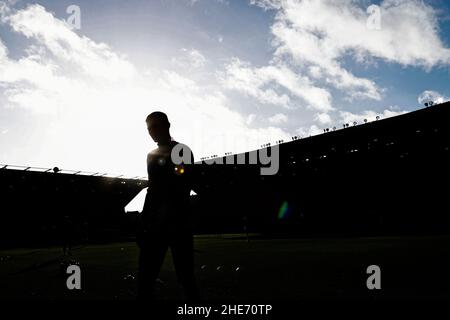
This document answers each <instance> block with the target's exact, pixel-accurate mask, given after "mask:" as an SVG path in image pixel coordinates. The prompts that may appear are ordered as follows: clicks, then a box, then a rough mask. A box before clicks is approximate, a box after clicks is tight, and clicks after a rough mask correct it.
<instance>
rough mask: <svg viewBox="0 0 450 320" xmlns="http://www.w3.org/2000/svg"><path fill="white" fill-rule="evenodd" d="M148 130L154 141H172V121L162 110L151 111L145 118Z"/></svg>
mask: <svg viewBox="0 0 450 320" xmlns="http://www.w3.org/2000/svg"><path fill="white" fill-rule="evenodd" d="M145 122H146V123H147V130H148V133H149V134H150V136H151V137H152V139H153V141H155V142H156V143H165V142H168V141H170V132H169V128H170V123H169V119H168V118H167V115H166V114H165V113H164V112H161V111H155V112H152V113H150V114H149V115H148V116H147V119H145Z"/></svg>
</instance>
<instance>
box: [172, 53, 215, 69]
mask: <svg viewBox="0 0 450 320" xmlns="http://www.w3.org/2000/svg"><path fill="white" fill-rule="evenodd" d="M181 53H182V55H181V57H173V58H172V63H174V64H175V65H178V66H181V67H190V68H202V67H204V66H205V64H206V62H207V60H206V58H205V56H204V55H203V54H202V53H201V52H200V51H199V50H197V49H190V50H189V49H186V48H182V49H181Z"/></svg>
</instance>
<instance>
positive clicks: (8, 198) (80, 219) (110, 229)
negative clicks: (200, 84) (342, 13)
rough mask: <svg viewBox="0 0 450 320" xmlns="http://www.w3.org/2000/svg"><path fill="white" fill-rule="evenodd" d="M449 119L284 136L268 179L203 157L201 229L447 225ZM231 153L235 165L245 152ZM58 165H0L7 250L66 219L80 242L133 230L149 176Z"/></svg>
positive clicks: (383, 230) (408, 230)
mask: <svg viewBox="0 0 450 320" xmlns="http://www.w3.org/2000/svg"><path fill="white" fill-rule="evenodd" d="M449 116H450V103H448V102H447V103H444V104H440V105H432V106H429V107H426V108H424V109H420V110H417V111H413V112H410V113H407V114H404V115H399V116H395V117H391V118H388V119H379V120H373V121H367V122H363V123H360V124H349V125H344V126H341V128H339V129H338V128H334V129H328V130H327V129H326V130H324V133H323V134H320V135H316V136H312V137H306V138H300V137H293V138H292V141H290V142H282V141H279V144H278V147H279V155H280V159H279V162H280V165H279V171H278V173H277V174H276V175H266V176H264V175H261V174H260V167H261V165H251V164H239V165H238V164H223V165H221V164H206V163H205V162H204V161H202V162H200V163H197V164H196V165H195V166H194V168H195V170H196V177H197V185H198V186H200V188H199V189H200V190H195V191H196V193H197V194H198V195H197V196H195V197H192V202H193V207H194V210H193V212H194V213H195V215H194V226H195V231H196V233H226V232H243V231H244V230H245V231H250V232H262V233H265V234H271V235H275V234H279V233H283V234H285V235H286V234H293V235H297V236H298V235H381V234H383V235H385V234H418V233H420V234H429V233H432V234H435V233H439V234H441V233H443V234H446V233H449V232H450V218H449V212H450V210H449V203H448V200H447V191H448V183H449V181H450V180H449V178H450V175H449V167H448V163H449V148H450V141H449V138H448V137H450V135H449V125H448V121H449V119H450V117H449ZM227 156H228V157H233V159H234V160H235V161H234V162H235V163H236V162H237V161H236V159H237V157H238V156H239V155H227ZM245 157H246V159H248V158H249V153H248V152H247V153H246V154H245ZM217 160H218V158H217ZM221 160H222V161H223V163H226V159H225V157H223V158H222V159H221ZM247 163H248V162H247ZM55 171H57V172H52V170H51V169H34V168H26V167H22V168H18V167H14V166H8V165H1V167H0V192H1V195H2V210H1V221H2V223H1V224H0V241H1V244H0V246H3V247H4V246H19V245H30V244H33V245H42V244H52V243H55V242H57V241H58V240H57V239H60V238H61V237H62V236H63V235H61V232H62V231H61V230H63V229H61V228H60V226H61V225H63V224H64V219H65V217H70V218H71V219H72V221H73V227H74V228H75V230H76V231H75V234H76V235H77V236H76V237H77V240H78V241H96V240H118V239H123V238H124V237H130V236H132V235H133V230H134V222H135V218H136V213H134V214H133V213H129V214H125V211H124V207H125V206H126V204H127V203H129V202H130V201H131V200H132V199H133V197H134V196H135V195H137V194H138V193H139V191H141V190H142V188H144V187H146V186H147V181H146V180H145V179H144V178H139V177H135V178H133V179H124V178H114V177H107V176H104V175H99V174H98V173H95V174H88V173H82V172H68V171H59V172H58V170H55Z"/></svg>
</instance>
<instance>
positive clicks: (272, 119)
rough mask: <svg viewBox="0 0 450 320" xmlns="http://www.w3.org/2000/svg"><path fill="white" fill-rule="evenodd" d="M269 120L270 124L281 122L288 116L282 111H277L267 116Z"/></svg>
mask: <svg viewBox="0 0 450 320" xmlns="http://www.w3.org/2000/svg"><path fill="white" fill-rule="evenodd" d="M268 120H269V122H270V123H272V124H275V125H276V124H282V123H286V122H287V121H288V117H287V116H286V115H285V114H284V113H277V114H275V115H273V116H272V117H269V118H268Z"/></svg>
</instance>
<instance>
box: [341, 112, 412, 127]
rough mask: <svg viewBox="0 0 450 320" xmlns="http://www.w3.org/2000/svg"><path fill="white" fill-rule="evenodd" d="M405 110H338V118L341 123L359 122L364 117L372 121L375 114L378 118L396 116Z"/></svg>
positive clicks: (374, 118)
mask: <svg viewBox="0 0 450 320" xmlns="http://www.w3.org/2000/svg"><path fill="white" fill-rule="evenodd" d="M405 113H407V111H400V110H395V109H394V108H391V109H385V110H384V111H383V112H381V113H379V112H375V111H372V110H365V111H362V112H359V113H352V112H349V111H340V112H339V115H340V120H341V121H342V123H349V124H352V123H353V122H357V123H359V124H361V123H363V122H364V119H366V120H367V121H374V120H376V118H377V116H378V117H380V119H386V118H390V117H394V116H398V115H401V114H405Z"/></svg>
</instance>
